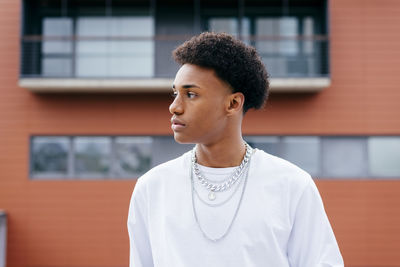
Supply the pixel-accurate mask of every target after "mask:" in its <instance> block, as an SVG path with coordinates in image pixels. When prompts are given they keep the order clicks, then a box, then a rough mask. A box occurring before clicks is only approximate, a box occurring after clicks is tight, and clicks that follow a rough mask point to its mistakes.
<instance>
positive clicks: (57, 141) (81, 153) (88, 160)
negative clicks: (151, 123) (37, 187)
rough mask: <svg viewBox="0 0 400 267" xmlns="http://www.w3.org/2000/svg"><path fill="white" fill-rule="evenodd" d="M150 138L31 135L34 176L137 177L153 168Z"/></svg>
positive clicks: (81, 177) (66, 177) (38, 177)
mask: <svg viewBox="0 0 400 267" xmlns="http://www.w3.org/2000/svg"><path fill="white" fill-rule="evenodd" d="M152 147H153V138H151V137H140V136H130V137H127V136H119V137H110V136H73V137H72V136H63V137H54V136H34V137H32V138H31V160H30V161H31V167H30V170H31V171H30V176H31V178H33V179H109V178H112V179H123V178H137V177H139V176H140V175H142V174H144V173H145V172H146V171H148V170H149V169H150V168H151V167H152V158H153V156H152V153H153V151H152V150H153V149H152Z"/></svg>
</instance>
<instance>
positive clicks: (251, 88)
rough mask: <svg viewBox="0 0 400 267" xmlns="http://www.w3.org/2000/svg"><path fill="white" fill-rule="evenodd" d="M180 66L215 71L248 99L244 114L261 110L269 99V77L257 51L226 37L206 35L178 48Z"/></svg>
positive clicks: (223, 34) (176, 50)
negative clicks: (250, 110)
mask: <svg viewBox="0 0 400 267" xmlns="http://www.w3.org/2000/svg"><path fill="white" fill-rule="evenodd" d="M172 53H173V57H174V59H175V61H176V62H177V63H179V64H180V65H184V64H186V63H188V64H193V65H197V66H200V67H204V68H210V69H213V70H214V71H215V73H216V75H217V77H218V78H220V79H221V80H223V81H225V82H227V83H228V84H229V85H230V86H231V87H232V88H233V92H234V93H236V92H241V93H243V95H244V97H245V102H244V105H243V112H244V113H246V112H247V110H249V109H250V108H254V109H260V108H261V107H263V105H264V103H265V102H266V100H267V98H268V93H269V81H268V73H267V70H266V69H265V66H264V64H263V63H262V61H261V58H260V56H259V55H258V54H257V51H256V49H255V48H254V47H251V46H248V45H246V44H244V43H243V42H242V41H240V40H238V39H236V38H234V37H233V36H231V35H229V34H226V33H213V32H203V33H201V34H200V35H197V36H194V37H192V38H191V39H190V40H188V41H186V42H184V43H183V44H181V45H180V46H178V47H177V48H176V49H175V50H174V51H173V52H172Z"/></svg>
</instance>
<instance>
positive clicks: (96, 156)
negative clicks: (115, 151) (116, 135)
mask: <svg viewBox="0 0 400 267" xmlns="http://www.w3.org/2000/svg"><path fill="white" fill-rule="evenodd" d="M73 145H74V164H75V165H74V172H75V173H74V174H75V175H78V176H108V175H109V170H110V163H111V159H110V155H111V138H110V137H76V138H74V139H73Z"/></svg>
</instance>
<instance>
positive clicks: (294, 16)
mask: <svg viewBox="0 0 400 267" xmlns="http://www.w3.org/2000/svg"><path fill="white" fill-rule="evenodd" d="M289 3H290V4H289ZM204 8H205V11H204V12H205V17H204V19H205V20H206V22H205V24H206V29H207V30H211V31H216V32H227V33H230V34H233V35H236V36H239V37H240V38H241V39H242V40H243V41H245V42H246V43H249V44H251V45H253V46H254V47H256V49H257V51H258V53H259V54H260V56H261V58H262V60H263V62H264V64H265V65H266V67H267V70H268V72H269V73H270V75H271V77H274V78H276V77H326V76H328V75H329V66H328V33H327V26H326V25H327V7H326V2H325V1H314V2H313V3H308V2H307V1H287V2H286V3H284V2H268V3H262V2H261V1H253V0H246V1H243V3H242V5H238V6H237V8H234V7H231V8H230V10H231V11H230V12H229V15H227V14H226V12H227V11H222V7H220V9H221V10H218V7H212V6H210V7H208V8H207V6H206V7H204ZM224 13H225V14H224ZM233 15H234V16H233ZM239 25H240V26H239Z"/></svg>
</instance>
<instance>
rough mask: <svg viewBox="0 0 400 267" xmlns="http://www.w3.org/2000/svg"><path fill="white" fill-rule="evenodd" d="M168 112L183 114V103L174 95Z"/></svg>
mask: <svg viewBox="0 0 400 267" xmlns="http://www.w3.org/2000/svg"><path fill="white" fill-rule="evenodd" d="M169 112H170V113H171V114H182V113H183V103H182V99H181V97H180V96H179V94H178V95H176V97H175V98H174V101H173V102H172V103H171V105H169Z"/></svg>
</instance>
